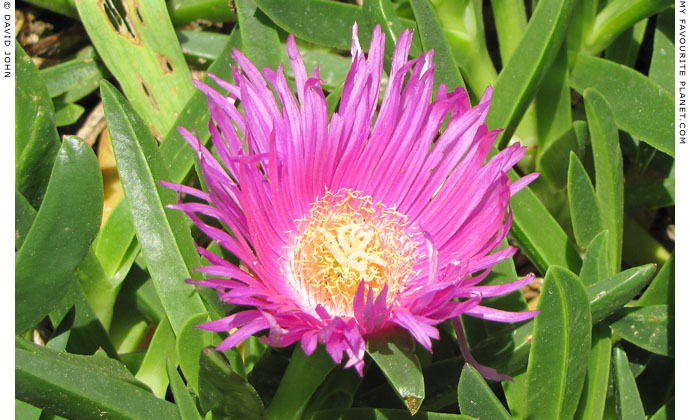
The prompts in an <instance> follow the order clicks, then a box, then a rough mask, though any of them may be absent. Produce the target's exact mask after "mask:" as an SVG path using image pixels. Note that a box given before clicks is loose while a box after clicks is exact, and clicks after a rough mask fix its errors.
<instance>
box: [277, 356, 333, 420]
mask: <svg viewBox="0 0 690 420" xmlns="http://www.w3.org/2000/svg"><path fill="white" fill-rule="evenodd" d="M334 367H335V363H333V359H331V356H330V355H329V354H328V353H327V352H326V350H325V349H324V348H322V347H317V349H316V350H315V351H314V353H312V354H311V356H307V355H306V354H305V353H304V351H302V348H301V347H300V346H299V345H297V346H295V350H294V351H293V353H292V358H291V359H290V364H289V365H288V367H287V370H286V371H285V374H284V375H283V378H282V379H281V380H280V385H279V386H278V390H277V391H276V393H275V395H274V396H273V400H272V401H271V405H270V406H269V407H268V409H267V410H266V419H267V420H278V419H285V420H288V419H299V418H300V417H301V415H302V412H303V411H304V409H305V408H306V406H307V404H308V403H309V399H310V398H311V396H312V395H313V394H314V392H316V389H317V388H318V387H319V385H321V383H322V382H323V381H324V380H325V379H326V376H327V375H328V373H329V372H330V371H331V370H333V368H334ZM304 372H309V375H307V376H305V375H304Z"/></svg>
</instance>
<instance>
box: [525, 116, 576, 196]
mask: <svg viewBox="0 0 690 420" xmlns="http://www.w3.org/2000/svg"><path fill="white" fill-rule="evenodd" d="M587 143H589V133H588V132H587V123H586V122H584V121H575V122H574V123H573V125H572V127H570V129H568V130H567V131H566V132H564V133H563V134H561V135H560V136H559V137H558V138H556V139H555V140H553V141H551V142H550V143H549V144H548V145H547V146H546V148H544V149H542V148H540V149H539V155H538V156H537V170H538V171H539V173H540V174H541V175H540V176H542V177H544V179H546V180H547V181H549V183H550V184H551V185H553V186H554V187H556V188H558V189H564V188H566V185H567V183H568V171H567V169H566V168H567V167H568V161H569V159H570V156H569V155H570V153H571V152H574V153H575V155H577V157H578V158H579V159H580V160H583V159H584V156H585V146H586V145H587Z"/></svg>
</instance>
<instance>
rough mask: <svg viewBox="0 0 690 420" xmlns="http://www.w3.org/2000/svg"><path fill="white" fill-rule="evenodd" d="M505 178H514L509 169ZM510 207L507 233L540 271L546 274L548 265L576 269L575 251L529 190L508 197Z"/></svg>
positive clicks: (577, 260) (525, 189)
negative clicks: (511, 218) (511, 223)
mask: <svg viewBox="0 0 690 420" xmlns="http://www.w3.org/2000/svg"><path fill="white" fill-rule="evenodd" d="M508 175H509V176H510V178H511V180H513V181H515V180H516V179H517V178H518V176H517V174H516V173H515V171H513V170H511V171H510V172H509V173H508ZM510 207H511V208H512V210H513V225H512V226H511V229H510V232H511V234H512V235H513V238H514V239H515V241H516V242H517V243H518V245H519V247H520V250H521V251H522V252H524V253H525V255H527V258H529V259H530V261H532V263H534V265H535V266H536V267H537V269H538V270H539V271H540V272H542V273H546V270H547V269H548V267H550V266H551V265H561V266H563V267H567V268H568V269H569V270H571V271H579V270H580V266H581V265H582V260H581V259H580V255H579V254H578V252H577V249H576V248H575V246H574V245H573V244H572V243H571V242H570V239H569V238H568V235H567V234H566V233H565V232H564V231H563V229H562V228H561V226H560V225H559V224H558V222H557V221H556V220H555V219H554V218H553V216H552V215H551V213H549V211H548V210H547V209H546V207H544V205H543V204H542V203H541V201H539V198H537V196H536V195H535V194H534V192H532V190H531V189H530V188H529V187H525V188H524V189H522V191H520V192H519V193H517V194H515V195H514V196H513V197H512V198H511V200H510Z"/></svg>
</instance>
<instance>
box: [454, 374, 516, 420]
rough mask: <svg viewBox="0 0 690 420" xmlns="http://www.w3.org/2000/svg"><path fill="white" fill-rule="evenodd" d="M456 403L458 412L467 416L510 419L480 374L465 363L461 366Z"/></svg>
mask: <svg viewBox="0 0 690 420" xmlns="http://www.w3.org/2000/svg"><path fill="white" fill-rule="evenodd" d="M458 405H459V406H460V412H461V413H462V414H466V415H468V416H472V417H477V418H483V419H496V420H500V419H505V420H510V419H512V417H511V416H510V414H508V412H507V411H506V409H505V407H503V404H501V402H500V401H499V400H498V398H497V397H496V394H494V392H493V391H492V390H491V388H489V385H487V383H486V381H485V380H484V378H482V375H480V374H479V372H477V370H476V369H475V368H473V367H472V366H471V365H469V364H467V363H465V367H463V368H462V375H460V383H459V384H458Z"/></svg>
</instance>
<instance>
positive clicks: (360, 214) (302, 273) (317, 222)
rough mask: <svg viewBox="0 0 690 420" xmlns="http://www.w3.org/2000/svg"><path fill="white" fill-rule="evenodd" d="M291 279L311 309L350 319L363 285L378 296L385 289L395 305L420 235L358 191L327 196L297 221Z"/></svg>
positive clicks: (400, 217)
mask: <svg viewBox="0 0 690 420" xmlns="http://www.w3.org/2000/svg"><path fill="white" fill-rule="evenodd" d="M296 224H297V232H298V236H297V238H296V241H295V245H294V247H292V258H291V261H290V270H291V271H292V275H291V276H289V278H291V281H292V282H293V286H294V287H295V288H296V289H297V290H298V291H299V292H300V294H301V296H302V297H303V298H304V299H305V301H306V304H308V305H309V306H310V307H311V308H315V307H316V305H319V304H320V305H322V306H323V307H324V308H326V310H328V312H329V313H330V314H331V315H335V316H352V315H353V300H354V296H355V293H356V291H357V287H358V286H359V284H360V282H361V281H362V280H364V281H365V282H366V283H368V284H369V285H370V286H371V288H372V289H373V291H374V295H375V296H377V295H378V294H379V293H380V292H381V290H382V289H383V286H384V285H386V284H387V285H388V295H387V300H388V303H390V302H391V301H393V300H395V298H396V297H397V295H398V293H399V292H400V291H401V290H402V289H403V287H404V285H405V281H406V279H407V278H409V277H410V276H411V275H413V274H415V273H414V265H415V263H416V262H417V258H416V250H417V247H418V244H419V243H421V234H420V233H418V232H415V231H413V229H411V228H410V226H409V223H408V221H407V217H406V216H404V215H402V214H400V213H399V212H397V211H396V210H395V208H392V207H388V206H386V205H384V204H383V203H381V202H377V203H374V202H373V200H372V198H371V197H370V196H368V195H364V194H362V193H360V192H358V191H352V190H348V189H341V190H339V191H337V192H336V193H332V192H330V191H327V192H326V193H325V194H324V196H323V198H321V199H319V200H317V201H316V202H314V203H313V204H312V206H311V209H310V211H309V215H308V216H306V217H304V218H302V219H299V220H297V221H296Z"/></svg>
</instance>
